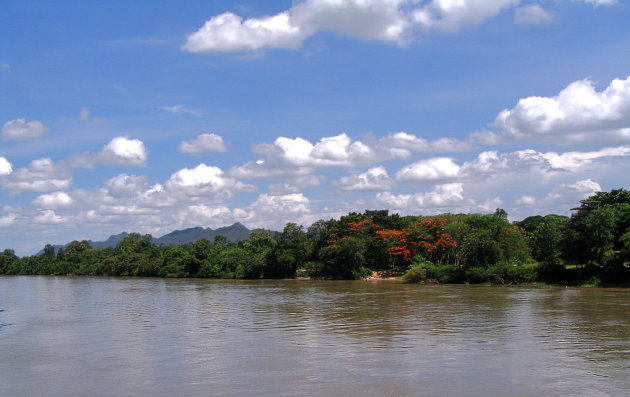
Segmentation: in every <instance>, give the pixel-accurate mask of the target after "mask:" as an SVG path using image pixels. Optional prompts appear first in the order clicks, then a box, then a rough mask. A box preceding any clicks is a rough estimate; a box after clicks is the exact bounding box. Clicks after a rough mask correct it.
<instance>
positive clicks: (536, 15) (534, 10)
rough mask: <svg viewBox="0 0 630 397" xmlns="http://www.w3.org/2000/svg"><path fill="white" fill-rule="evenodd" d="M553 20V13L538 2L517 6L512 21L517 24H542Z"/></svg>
mask: <svg viewBox="0 0 630 397" xmlns="http://www.w3.org/2000/svg"><path fill="white" fill-rule="evenodd" d="M552 21H553V15H552V14H550V13H549V12H547V11H545V9H544V8H542V7H541V6H539V5H538V4H531V5H528V6H523V7H519V8H517V9H516V11H514V23H516V24H518V25H544V24H547V23H550V22H552Z"/></svg>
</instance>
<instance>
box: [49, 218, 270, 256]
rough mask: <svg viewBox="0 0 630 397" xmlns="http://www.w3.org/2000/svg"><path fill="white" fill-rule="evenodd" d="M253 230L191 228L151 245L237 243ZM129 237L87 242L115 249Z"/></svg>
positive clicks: (232, 227)
mask: <svg viewBox="0 0 630 397" xmlns="http://www.w3.org/2000/svg"><path fill="white" fill-rule="evenodd" d="M255 230H260V229H254V230H249V229H248V228H246V227H245V226H244V225H243V224H242V223H239V222H237V223H235V224H233V225H232V226H224V227H220V228H218V229H215V230H213V229H210V228H205V229H204V228H202V227H191V228H188V229H184V230H175V231H172V232H170V233H168V234H165V235H164V236H162V237H158V238H154V239H153V244H155V245H163V246H167V247H170V246H173V245H183V244H188V243H194V242H195V241H198V240H201V239H204V238H205V239H206V240H208V241H210V242H213V241H214V238H215V237H216V236H225V237H226V238H227V239H228V241H231V242H234V243H237V242H239V241H243V240H247V239H248V238H249V234H250V233H251V232H253V231H255ZM270 233H271V235H272V236H275V235H277V234H279V232H274V231H271V232H270ZM128 235H129V233H127V232H123V233H119V234H114V235H111V236H109V238H108V239H107V240H105V241H92V240H88V243H89V244H90V246H91V247H92V248H94V249H103V248H114V247H117V246H118V244H120V242H121V241H122V240H123V239H124V238H125V237H127V236H128ZM68 245H70V243H67V244H64V245H53V247H54V248H55V253H57V252H58V251H59V248H63V249H64V250H65V249H66V248H68ZM43 253H44V250H41V251H40V252H38V253H37V255H41V254H43Z"/></svg>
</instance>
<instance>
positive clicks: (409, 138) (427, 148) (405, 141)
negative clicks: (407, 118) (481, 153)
mask: <svg viewBox="0 0 630 397" xmlns="http://www.w3.org/2000/svg"><path fill="white" fill-rule="evenodd" d="M378 145H379V148H381V149H382V150H385V151H388V152H389V153H390V155H391V157H392V158H407V157H409V156H411V153H412V152H418V153H448V152H468V151H471V150H473V149H475V147H476V146H475V145H474V144H472V143H470V142H465V141H460V140H458V139H454V138H440V139H437V140H434V141H427V140H426V139H424V138H419V137H417V136H416V135H413V134H409V133H407V132H402V131H401V132H396V133H393V134H392V133H389V134H387V136H385V137H383V138H381V139H379V140H378Z"/></svg>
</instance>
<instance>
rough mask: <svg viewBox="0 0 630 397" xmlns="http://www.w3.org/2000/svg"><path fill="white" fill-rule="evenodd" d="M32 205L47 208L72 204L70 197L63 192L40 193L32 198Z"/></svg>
mask: <svg viewBox="0 0 630 397" xmlns="http://www.w3.org/2000/svg"><path fill="white" fill-rule="evenodd" d="M32 205H34V206H36V207H39V208H47V209H57V208H64V207H69V206H71V205H72V197H70V196H69V195H68V194H67V193H65V192H54V193H51V194H42V195H40V196H37V198H36V199H35V200H33V202H32Z"/></svg>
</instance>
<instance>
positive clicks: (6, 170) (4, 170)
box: [0, 157, 13, 176]
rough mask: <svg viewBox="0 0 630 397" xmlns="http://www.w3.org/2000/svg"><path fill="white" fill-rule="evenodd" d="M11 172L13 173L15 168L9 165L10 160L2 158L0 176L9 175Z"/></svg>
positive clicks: (0, 160) (0, 158)
mask: <svg viewBox="0 0 630 397" xmlns="http://www.w3.org/2000/svg"><path fill="white" fill-rule="evenodd" d="M11 172H13V167H12V166H11V163H9V160H7V159H6V158H4V157H0V176H3V175H9V174H10V173H11Z"/></svg>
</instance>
